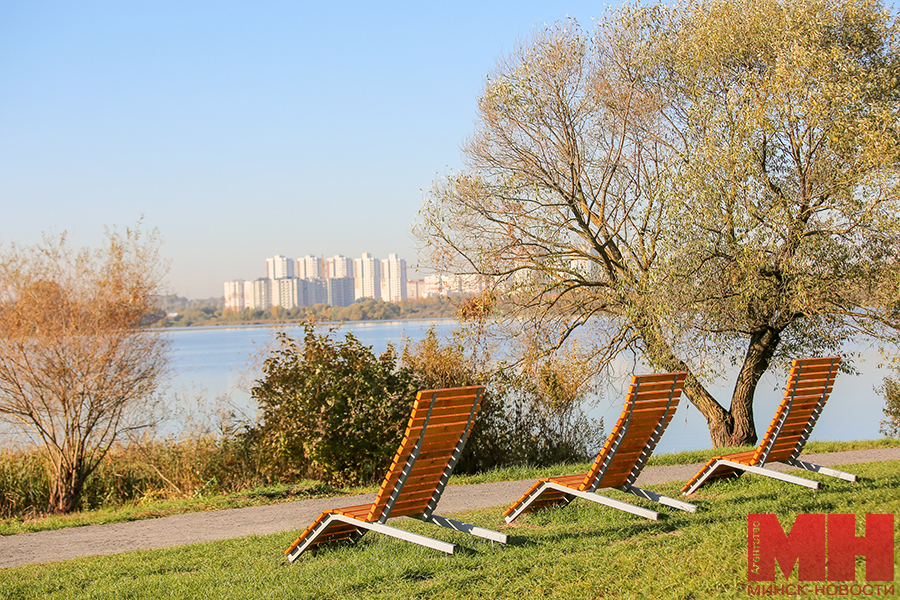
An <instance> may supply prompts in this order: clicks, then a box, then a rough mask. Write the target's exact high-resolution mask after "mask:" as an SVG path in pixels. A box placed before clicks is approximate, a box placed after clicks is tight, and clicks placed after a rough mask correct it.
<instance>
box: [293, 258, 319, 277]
mask: <svg viewBox="0 0 900 600" xmlns="http://www.w3.org/2000/svg"><path fill="white" fill-rule="evenodd" d="M321 276H322V268H321V262H320V261H319V258H318V257H316V256H313V255H312V254H307V255H306V256H304V257H303V258H298V259H297V277H299V278H300V279H318V278H320V277H321Z"/></svg>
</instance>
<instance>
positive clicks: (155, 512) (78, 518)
mask: <svg viewBox="0 0 900 600" xmlns="http://www.w3.org/2000/svg"><path fill="white" fill-rule="evenodd" d="M895 447H900V440H898V439H890V438H884V439H880V440H863V441H852V442H809V443H808V444H807V446H806V453H808V454H812V453H817V452H843V451H848V450H866V449H872V448H895ZM746 449H747V448H744V447H740V448H718V449H711V448H710V449H706V450H695V451H690V452H678V453H673V454H662V455H658V456H652V457H651V458H650V461H649V462H648V466H662V465H680V464H691V463H698V462H705V461H707V460H709V458H711V457H712V456H716V455H719V454H723V453H727V452H736V451H740V450H746ZM589 467H590V464H589V463H574V464H564V465H553V466H550V467H527V466H523V467H507V468H503V469H494V470H491V471H488V472H485V473H478V474H475V475H454V476H453V477H452V478H451V480H450V485H474V484H479V483H493V482H500V481H518V480H521V479H538V478H541V477H552V476H556V475H570V474H576V473H584V472H585V471H587V469H588V468H589ZM377 489H378V486H377V485H371V486H360V487H353V488H341V489H336V488H333V487H331V486H329V485H326V484H324V483H321V482H317V481H310V480H305V481H301V482H297V483H293V484H282V485H275V486H268V487H262V488H254V489H250V490H244V491H241V492H235V493H231V494H218V495H209V496H196V497H192V498H187V499H182V500H153V499H148V500H143V501H139V502H132V503H128V504H126V505H124V506H118V507H108V508H102V509H97V510H91V511H83V512H77V513H72V514H69V515H46V516H41V517H38V518H30V519H23V518H13V519H3V520H0V535H13V534H18V533H32V532H37V531H48V530H52V529H63V528H65V527H78V526H82V525H101V524H105V523H123V522H127V521H137V520H141V519H154V518H158V517H165V516H170V515H175V514H181V513H189V512H202V511H208V510H222V509H228V508H244V507H248V506H262V505H267V504H275V503H278V502H292V501H295V500H308V499H312V498H327V497H336V496H352V495H357V494H366V493H372V492H375V491H377Z"/></svg>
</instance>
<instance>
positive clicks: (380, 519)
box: [285, 386, 507, 562]
mask: <svg viewBox="0 0 900 600" xmlns="http://www.w3.org/2000/svg"><path fill="white" fill-rule="evenodd" d="M483 392H484V387H482V386H473V387H464V388H452V389H444V390H428V391H423V392H419V393H418V394H417V396H416V401H415V404H414V406H413V410H412V415H411V416H410V418H409V424H408V425H407V427H406V432H405V433H404V435H403V441H402V442H401V443H400V448H399V449H398V450H397V453H396V454H395V455H394V460H393V462H392V464H391V467H390V469H388V472H387V475H385V477H384V481H383V482H382V484H381V488H380V489H379V490H378V494H377V496H376V497H375V501H374V502H372V503H371V504H363V505H360V506H349V507H347V508H336V509H332V510H326V511H325V512H323V513H322V514H321V515H319V517H318V518H316V520H315V521H313V523H312V525H310V526H309V527H307V528H306V530H305V531H304V532H303V533H302V534H301V535H300V537H299V538H297V540H296V541H295V542H294V543H293V544H291V546H290V548H288V549H287V550H286V551H285V554H287V556H288V560H290V561H291V562H293V561H295V560H296V559H297V558H298V557H299V556H300V555H301V554H303V552H304V551H306V550H308V549H309V548H312V547H314V546H317V545H319V544H323V543H326V542H335V541H339V540H350V541H353V542H355V541H356V540H358V539H359V538H360V537H361V536H362V535H363V534H365V532H366V531H369V530H372V531H377V532H379V533H383V534H385V535H389V536H392V537H396V538H399V539H402V540H407V541H410V542H414V543H416V544H421V545H423V546H427V547H429V548H434V549H436V550H440V551H442V552H446V553H447V554H453V550H454V548H455V546H454V545H453V544H450V543H447V542H442V541H439V540H435V539H432V538H429V537H425V536H423V535H418V534H415V533H410V532H408V531H404V530H402V529H397V528H396V527H391V526H389V525H385V522H386V521H387V520H388V518H390V517H401V516H409V517H415V518H417V519H420V520H422V521H425V522H427V523H434V524H435V525H440V526H442V527H448V528H450V529H455V530H457V531H465V532H467V533H470V534H472V535H476V536H479V537H483V538H486V539H489V540H493V541H497V542H502V543H504V544H505V543H506V541H507V536H506V535H504V534H502V533H498V532H496V531H490V530H488V529H482V528H481V527H475V526H474V525H469V524H467V523H462V522H460V521H455V520H453V519H448V518H446V517H440V516H438V515H435V514H434V509H435V507H436V506H437V503H438V500H440V498H441V494H442V493H443V491H444V487H445V486H446V485H447V480H448V479H449V477H450V473H451V472H452V471H453V467H454V466H455V465H456V462H457V461H458V460H459V456H460V454H461V453H462V450H463V446H464V445H465V443H466V438H467V437H468V435H469V432H471V430H472V425H473V423H474V422H475V415H476V414H477V413H478V408H479V406H480V404H481V396H482V393H483Z"/></svg>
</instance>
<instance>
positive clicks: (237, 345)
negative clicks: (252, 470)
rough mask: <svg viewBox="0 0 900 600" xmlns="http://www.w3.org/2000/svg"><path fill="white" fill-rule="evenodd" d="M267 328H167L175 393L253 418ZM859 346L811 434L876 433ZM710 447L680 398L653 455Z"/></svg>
mask: <svg viewBox="0 0 900 600" xmlns="http://www.w3.org/2000/svg"><path fill="white" fill-rule="evenodd" d="M454 326H455V322H454V321H452V320H438V321H368V322H360V323H351V324H346V325H344V328H343V329H341V330H339V331H338V335H339V336H342V335H343V334H344V332H346V331H352V332H353V334H354V335H355V336H356V337H357V338H358V339H359V340H360V342H362V343H363V344H365V345H366V346H371V347H372V349H373V350H374V351H375V352H383V351H384V350H385V349H386V348H387V345H388V343H394V344H395V345H396V346H400V345H402V344H403V341H404V338H408V339H409V340H411V341H413V342H416V341H418V340H420V339H422V338H423V337H424V335H425V333H426V332H427V331H428V329H429V328H430V327H435V329H436V331H437V333H438V335H443V334H447V333H449V332H450V331H452V330H453V328H454ZM283 329H284V330H286V331H287V332H289V333H291V334H293V335H295V336H298V335H300V334H301V330H300V328H298V327H284V328H283ZM274 331H275V328H273V327H268V326H261V327H208V328H187V329H177V330H167V331H166V332H165V333H164V335H166V336H167V337H168V338H169V339H170V340H171V341H172V350H173V367H174V370H175V377H174V379H173V381H172V384H171V389H172V390H174V391H176V392H177V393H181V395H182V397H192V396H193V397H196V396H201V395H202V396H205V398H206V399H207V401H208V402H209V401H212V404H213V405H215V406H223V405H224V406H227V407H230V408H231V409H233V410H236V411H238V412H239V413H243V414H244V415H245V416H246V417H248V418H252V416H253V414H252V413H253V411H254V408H253V406H252V403H251V401H250V394H249V387H250V385H251V384H252V382H253V380H255V379H256V378H258V377H259V373H258V372H257V371H255V370H254V366H255V365H258V364H259V363H258V358H257V357H258V356H260V355H261V353H262V352H263V350H264V348H265V345H266V344H267V343H268V342H270V341H271V340H272V339H273V335H274ZM861 351H862V361H857V362H856V363H855V366H856V368H857V370H858V371H860V374H859V375H855V376H854V375H847V374H845V373H841V374H839V375H838V377H837V380H836V382H835V386H834V392H833V393H832V395H831V398H830V399H829V401H828V405H827V406H826V408H825V411H824V412H823V413H822V416H821V418H820V419H819V422H818V424H817V425H816V428H815V429H814V430H813V434H812V437H811V439H813V440H830V441H842V440H859V439H875V438H879V437H881V435H880V434H879V432H878V428H879V422H880V421H881V419H882V418H883V413H882V408H883V406H884V400H883V399H882V398H881V397H880V396H879V395H878V394H876V393H875V391H874V389H873V388H874V387H875V386H878V385H880V384H881V382H882V380H883V378H884V377H885V375H886V374H887V373H886V372H885V371H883V370H881V369H879V368H878V366H877V365H878V354H877V352H876V351H875V350H866V349H861ZM638 368H639V369H641V368H640V367H638ZM616 371H617V372H618V376H617V377H614V378H613V380H612V382H611V384H610V385H609V386H608V387H606V388H605V389H604V391H603V394H602V396H601V397H600V398H599V399H596V400H595V402H594V404H593V405H592V407H591V408H590V415H591V416H592V417H594V418H601V417H602V418H603V419H604V422H605V425H606V430H607V431H608V430H609V427H611V426H612V424H613V423H615V421H616V419H617V418H618V416H619V413H620V412H621V409H622V402H623V401H624V398H625V393H626V391H627V389H628V381H629V376H630V372H631V365H630V364H626V363H625V362H624V361H623V362H621V363H618V364H617V365H616ZM642 372H646V370H642ZM736 372H737V370H736V368H731V367H723V373H725V375H724V377H723V379H721V380H720V381H719V382H718V383H717V384H716V385H713V386H711V390H710V391H711V392H712V393H713V394H714V395H716V397H717V398H719V399H720V401H722V400H721V399H723V398H728V397H730V394H731V386H733V382H734V379H735V376H736ZM786 379H787V373H786V372H770V373H768V374H767V375H766V376H765V377H764V378H763V380H762V381H761V382H760V385H759V388H758V390H757V393H756V402H755V406H754V410H755V413H754V415H755V420H756V427H757V430H758V431H759V432H760V433H761V432H763V431H765V428H766V427H767V426H768V424H769V421H770V420H771V419H772V415H773V414H774V413H775V409H776V408H777V406H778V403H779V402H781V399H782V397H783V390H784V384H785V381H786ZM710 446H711V444H710V440H709V431H708V429H707V427H706V420H705V419H704V417H703V415H701V414H700V412H699V411H698V410H697V409H696V408H695V407H694V406H693V405H691V404H690V402H688V401H687V400H684V401H683V402H682V404H681V405H680V407H679V408H678V412H677V413H676V414H675V418H674V419H673V421H672V422H671V424H670V425H669V428H668V430H667V431H666V434H665V435H664V436H663V437H662V439H661V440H660V443H659V446H658V447H657V452H677V451H681V450H698V449H702V448H709V447H710Z"/></svg>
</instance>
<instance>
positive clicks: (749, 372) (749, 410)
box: [639, 319, 781, 448]
mask: <svg viewBox="0 0 900 600" xmlns="http://www.w3.org/2000/svg"><path fill="white" fill-rule="evenodd" d="M639 331H640V333H641V338H642V339H643V340H644V342H645V343H646V345H647V347H646V348H645V353H646V355H647V357H648V358H649V359H650V361H651V362H652V363H653V364H654V365H655V366H656V367H657V368H663V369H666V370H668V371H684V372H686V373H687V378H686V379H685V384H684V392H685V394H686V395H687V397H688V398H689V399H690V401H691V403H692V404H693V405H694V406H696V407H697V409H698V410H699V411H700V413H701V414H702V415H703V416H704V417H706V424H707V426H708V427H709V438H710V441H711V442H712V445H713V448H723V447H730V446H752V445H753V444H756V441H757V435H756V425H755V424H754V422H753V396H754V394H755V392H756V386H757V384H758V383H759V380H760V378H761V377H762V375H763V373H765V372H766V369H768V368H769V362H770V361H771V360H772V356H773V355H774V353H775V349H776V348H777V347H778V343H779V342H780V341H781V335H780V334H781V331H780V330H778V329H774V328H771V327H766V328H765V329H762V330H759V331H757V332H755V333H754V334H753V335H752V336H751V338H750V344H749V345H748V347H747V352H746V353H745V355H744V363H743V365H741V370H740V373H739V374H738V378H737V381H736V382H735V386H734V392H733V393H732V396H731V407H730V409H729V410H726V409H725V407H724V406H722V405H721V404H719V402H718V401H716V399H715V398H714V397H713V396H712V394H710V393H709V391H708V390H707V389H706V388H705V387H704V386H703V384H702V383H701V382H700V381H699V380H698V379H697V378H696V377H695V376H694V374H693V373H692V372H691V369H690V367H689V366H688V365H687V364H686V363H685V362H684V361H683V360H681V359H680V358H678V357H677V356H675V354H674V353H673V352H672V351H671V349H670V347H669V346H668V344H666V343H665V342H664V340H663V336H662V334H661V332H660V331H659V330H658V328H657V327H656V326H655V324H654V323H652V322H651V321H650V320H649V319H647V320H646V321H645V322H644V323H641V326H640V327H639Z"/></svg>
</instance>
